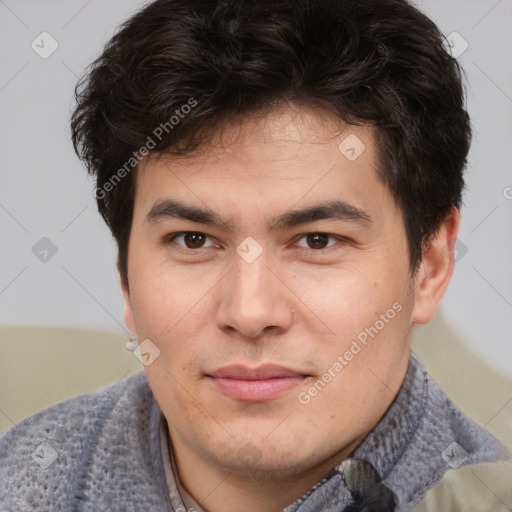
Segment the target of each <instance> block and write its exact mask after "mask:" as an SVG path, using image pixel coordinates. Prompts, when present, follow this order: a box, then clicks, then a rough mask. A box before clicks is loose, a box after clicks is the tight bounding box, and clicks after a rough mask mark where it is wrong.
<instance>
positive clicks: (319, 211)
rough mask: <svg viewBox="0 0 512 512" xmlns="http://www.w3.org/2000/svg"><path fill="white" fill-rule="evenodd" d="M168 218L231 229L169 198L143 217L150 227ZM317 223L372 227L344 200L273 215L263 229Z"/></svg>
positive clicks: (228, 224)
mask: <svg viewBox="0 0 512 512" xmlns="http://www.w3.org/2000/svg"><path fill="white" fill-rule="evenodd" d="M168 218H174V219H184V220H188V221H191V222H196V223H198V224H205V225H208V226H212V227H216V228H228V229H230V230H233V224H232V222H231V221H228V220H223V219H222V218H221V217H219V216H218V215H217V214H215V213H214V212H212V211H209V210H207V209H203V208H199V207H197V206H191V205H186V204H183V203H181V202H179V201H176V200H172V199H166V200H163V201H160V202H158V203H157V204H155V205H154V206H153V207H152V208H151V210H150V211H149V213H148V214H147V215H146V221H147V222H148V223H151V224H154V223H157V222H159V221H161V220H164V219H168ZM318 220H337V221H343V222H354V223H356V224H360V225H362V226H364V227H369V226H370V225H372V224H373V220H372V218H371V216H370V215H369V214H368V213H367V212H365V211H364V210H361V209H360V208H357V207H356V206H354V205H352V204H350V203H348V202H346V201H341V200H336V201H322V202H320V203H318V204H316V205H313V206H309V207H307V208H303V209H300V210H291V211H288V212H285V213H283V214H280V215H277V216H276V217H274V218H272V219H270V221H269V222H268V223H267V229H268V230H269V231H279V230H282V229H286V228H292V227H295V226H300V225H302V224H308V223H310V222H315V221H318Z"/></svg>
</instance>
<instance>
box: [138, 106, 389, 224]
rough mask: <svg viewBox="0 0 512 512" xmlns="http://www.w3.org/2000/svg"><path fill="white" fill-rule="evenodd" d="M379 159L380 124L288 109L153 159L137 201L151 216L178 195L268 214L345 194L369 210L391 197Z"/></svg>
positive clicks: (143, 169) (143, 172)
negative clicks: (360, 123)
mask: <svg viewBox="0 0 512 512" xmlns="http://www.w3.org/2000/svg"><path fill="white" fill-rule="evenodd" d="M377 165H378V163H377V159H376V150H375V147H374V134H373V129H372V128H370V127H364V126H348V125H346V124H344V123H343V122H342V121H341V120H339V119H338V118H336V117H335V116H333V115H331V114H328V113H326V112H318V111H313V110H311V109H305V108H302V109H301V108H288V109H280V110H278V111H274V112H271V113H269V114H267V115H265V116H253V117H248V118H245V119H243V120H240V121H237V122H236V123H235V122H234V123H233V124H231V125H225V126H223V127H222V129H220V130H218V131H217V132H216V133H215V134H213V136H212V137H211V139H210V141H209V142H208V144H206V145H204V146H202V147H201V148H199V150H197V151H196V152H194V153H192V154H189V155H187V156H185V157H179V158H177V157H174V156H170V155H158V156H157V157H156V158H155V157H151V158H149V159H147V160H146V161H145V162H143V163H142V164H141V165H140V167H139V169H138V172H137V187H136V201H135V206H136V210H140V209H141V208H142V209H143V210H145V214H146V215H147V213H148V211H150V210H151V209H152V208H154V207H155V205H157V204H158V203H159V202H161V201H162V200H165V199H169V198H171V199H176V200H178V201H180V202H181V203H184V202H186V203H187V204H189V205H191V204H193V205H196V206H205V205H207V206H208V207H211V208H212V209H214V210H215V211H219V210H222V209H224V210H229V209H232V208H233V209H235V210H238V212H237V213H242V212H241V211H240V209H241V208H242V209H243V210H246V211H252V212H255V210H256V209H258V210H259V213H261V207H262V205H265V208H267V209H268V207H271V208H272V209H275V210H278V209H287V208H288V209H289V208H291V207H292V206H294V205H300V206H301V207H306V206H308V205H313V204H316V203H318V202H319V201H324V202H325V201H333V200H342V201H343V200H345V201H346V202H347V203H350V204H352V205H353V206H354V207H355V208H359V209H360V210H366V211H367V210H368V208H369V207H371V206H373V209H375V202H376V201H377V202H381V203H382V201H383V200H384V196H386V195H389V194H388V191H387V187H385V186H384V185H383V184H382V183H381V182H380V180H379V179H378V177H377V172H376V171H377ZM388 199H389V198H388ZM381 206H384V205H383V204H382V205H381ZM257 207H259V208H257ZM231 213H232V215H233V212H231ZM237 213H235V214H234V215H235V217H236V215H237ZM369 216H371V215H369Z"/></svg>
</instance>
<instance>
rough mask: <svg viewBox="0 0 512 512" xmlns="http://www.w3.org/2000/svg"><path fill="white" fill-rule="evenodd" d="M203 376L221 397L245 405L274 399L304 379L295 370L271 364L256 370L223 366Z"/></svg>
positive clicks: (238, 366) (237, 366)
mask: <svg viewBox="0 0 512 512" xmlns="http://www.w3.org/2000/svg"><path fill="white" fill-rule="evenodd" d="M207 376H208V377H209V378H211V379H212V381H213V382H214V384H215V385H216V387H217V388H218V390H219V391H220V392H221V393H222V394H224V395H226V396H228V397H230V398H232V399H234V400H240V401H245V402H265V401H268V400H272V399H275V398H277V397H279V396H281V395H282V394H284V393H285V392H286V391H288V390H290V389H292V388H294V387H296V386H298V385H300V384H301V383H303V382H304V380H305V379H306V377H308V375H305V374H302V373H300V372H298V371H295V370H292V369H290V368H286V367H284V366H280V365H274V364H266V365H262V366H259V367H257V368H248V367H246V366H242V365H234V366H225V367H223V368H219V369H218V370H215V371H213V372H212V373H210V374H208V375H207Z"/></svg>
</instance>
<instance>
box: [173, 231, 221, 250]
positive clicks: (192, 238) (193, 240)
mask: <svg viewBox="0 0 512 512" xmlns="http://www.w3.org/2000/svg"><path fill="white" fill-rule="evenodd" d="M208 238H209V237H208V235H205V234H204V233H198V232H197V231H182V232H181V233H176V234H174V235H170V236H168V237H166V239H165V243H166V244H168V243H171V242H172V243H174V244H176V245H178V246H179V247H181V248H182V249H185V250H186V249H191V250H193V249H203V248H208V247H211V246H213V244H212V242H211V241H208ZM208 244H209V245H208Z"/></svg>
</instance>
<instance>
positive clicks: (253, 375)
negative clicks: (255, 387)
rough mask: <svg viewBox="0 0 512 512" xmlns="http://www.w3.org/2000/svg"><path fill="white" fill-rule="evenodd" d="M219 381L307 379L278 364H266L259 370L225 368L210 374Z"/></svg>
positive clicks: (237, 366)
mask: <svg viewBox="0 0 512 512" xmlns="http://www.w3.org/2000/svg"><path fill="white" fill-rule="evenodd" d="M209 375H210V376H211V377H215V378H218V379H239V380H265V379H276V378H280V377H281V378H283V377H305V376H306V375H305V374H303V373H301V372H298V371H295V370H292V369H290V368H286V367H285V366H280V365H277V364H264V365H262V366H258V367H257V368H248V367H247V366H243V365H232V366H224V367H223V368H219V369H218V370H215V371H213V372H211V373H210V374H209Z"/></svg>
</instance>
